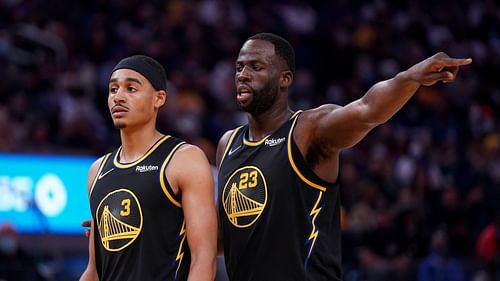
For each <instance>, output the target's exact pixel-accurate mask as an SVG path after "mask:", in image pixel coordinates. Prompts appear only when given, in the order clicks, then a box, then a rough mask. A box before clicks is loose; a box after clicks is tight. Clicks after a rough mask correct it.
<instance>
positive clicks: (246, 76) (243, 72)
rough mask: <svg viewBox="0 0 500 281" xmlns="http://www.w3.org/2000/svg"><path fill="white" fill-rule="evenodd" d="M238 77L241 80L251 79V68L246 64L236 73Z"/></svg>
mask: <svg viewBox="0 0 500 281" xmlns="http://www.w3.org/2000/svg"><path fill="white" fill-rule="evenodd" d="M236 78H237V79H238V81H239V82H243V81H249V80H250V70H249V69H248V67H247V66H244V67H243V69H242V70H241V71H240V72H239V73H237V74H236Z"/></svg>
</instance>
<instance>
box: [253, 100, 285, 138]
mask: <svg viewBox="0 0 500 281" xmlns="http://www.w3.org/2000/svg"><path fill="white" fill-rule="evenodd" d="M292 114H293V112H292V110H291V109H290V108H289V107H288V103H284V104H283V106H282V107H273V108H270V110H268V111H266V112H263V113H261V114H259V115H253V114H250V113H249V114H248V125H249V134H248V137H249V138H250V140H251V141H259V140H261V139H262V138H264V137H266V136H268V135H270V134H271V133H273V132H274V131H276V130H277V129H278V128H279V127H280V126H281V125H282V124H283V123H284V122H285V121H286V120H288V119H290V117H291V116H292Z"/></svg>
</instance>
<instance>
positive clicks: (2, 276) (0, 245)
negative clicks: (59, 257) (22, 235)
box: [0, 224, 45, 281]
mask: <svg viewBox="0 0 500 281" xmlns="http://www.w3.org/2000/svg"><path fill="white" fill-rule="evenodd" d="M0 280H7V281H11V280H23V281H37V280H45V279H44V278H43V277H42V275H41V274H40V272H39V271H38V268H37V264H36V261H35V258H34V257H33V256H32V254H31V253H30V252H29V251H26V250H25V249H23V248H22V247H21V245H20V242H19V236H18V234H17V232H16V230H15V229H14V227H13V226H12V225H10V224H3V225H1V226H0Z"/></svg>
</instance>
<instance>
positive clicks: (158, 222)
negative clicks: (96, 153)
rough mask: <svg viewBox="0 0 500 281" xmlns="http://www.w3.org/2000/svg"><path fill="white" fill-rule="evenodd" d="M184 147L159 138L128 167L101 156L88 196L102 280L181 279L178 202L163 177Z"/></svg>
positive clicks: (185, 256)
mask: <svg viewBox="0 0 500 281" xmlns="http://www.w3.org/2000/svg"><path fill="white" fill-rule="evenodd" d="M182 144H184V142H183V141H181V140H179V139H176V138H174V137H171V136H164V137H163V138H161V139H160V140H159V141H158V142H156V143H155V144H154V145H153V146H152V147H151V148H150V149H149V150H148V152H147V153H146V154H145V155H144V156H143V157H142V158H141V159H139V160H137V161H135V162H133V163H127V164H123V163H120V162H119V159H118V155H119V154H120V151H121V147H120V148H118V149H117V150H116V151H114V152H113V153H110V154H107V155H106V156H104V158H103V161H102V164H101V166H100V167H99V170H98V172H97V175H96V177H95V179H94V182H93V184H92V187H91V193H90V207H91V212H92V216H93V219H94V247H95V261H96V267H97V273H98V276H99V279H100V280H101V281H103V280H120V281H123V280H137V281H143V280H186V279H187V275H188V272H189V266H190V262H191V261H190V252H189V248H188V244H187V241H186V232H185V231H186V229H185V224H184V215H183V211H182V207H181V204H180V202H181V201H180V198H178V196H177V195H175V194H174V192H173V191H172V189H171V188H170V186H169V183H168V182H167V179H166V177H165V169H166V167H167V165H168V163H169V161H170V159H171V157H172V155H173V154H174V153H175V151H176V150H177V149H178V148H179V147H180V146H181V145H182Z"/></svg>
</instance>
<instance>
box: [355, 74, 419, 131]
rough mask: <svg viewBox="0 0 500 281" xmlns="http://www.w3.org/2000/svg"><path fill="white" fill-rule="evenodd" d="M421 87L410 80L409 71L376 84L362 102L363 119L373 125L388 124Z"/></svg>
mask: <svg viewBox="0 0 500 281" xmlns="http://www.w3.org/2000/svg"><path fill="white" fill-rule="evenodd" d="M419 87H420V84H419V83H418V82H416V81H414V80H412V79H410V78H409V75H408V72H407V71H403V72H400V73H398V74H397V75H396V76H395V77H393V78H391V79H389V80H385V81H381V82H379V83H377V84H375V85H374V86H373V87H371V88H370V89H369V90H368V92H367V93H366V94H365V95H364V96H363V97H362V98H361V100H360V101H361V103H362V104H363V108H364V110H363V115H362V119H363V120H365V121H366V123H371V124H382V123H385V122H387V120H389V119H390V118H391V117H392V116H393V115H394V114H396V112H398V110H400V109H401V107H403V105H405V104H406V103H407V102H408V100H410V98H411V97H412V96H413V95H414V94H415V92H416V91H417V90H418V88H419Z"/></svg>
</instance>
